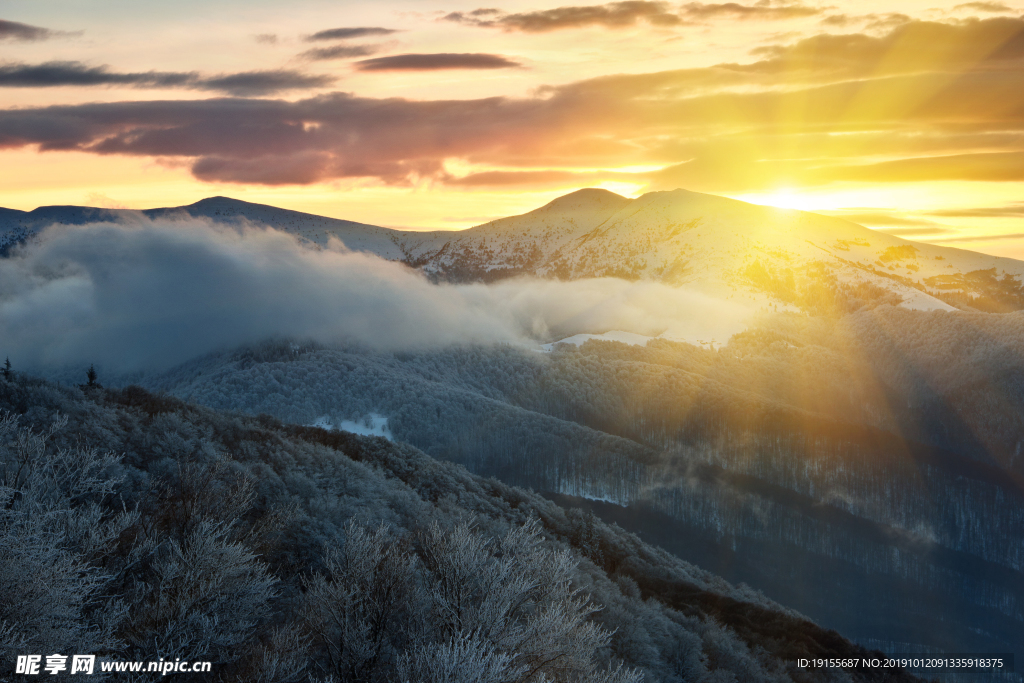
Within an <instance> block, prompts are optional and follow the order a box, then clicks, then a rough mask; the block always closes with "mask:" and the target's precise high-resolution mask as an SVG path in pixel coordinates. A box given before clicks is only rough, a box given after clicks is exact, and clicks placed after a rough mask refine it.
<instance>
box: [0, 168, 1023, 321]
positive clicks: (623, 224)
mask: <svg viewBox="0 0 1024 683" xmlns="http://www.w3.org/2000/svg"><path fill="white" fill-rule="evenodd" d="M189 217H191V218H205V219H208V220H211V221H214V222H219V223H237V222H239V221H243V220H244V221H249V222H251V223H255V224H258V225H266V226H269V227H272V228H275V229H278V230H283V231H285V232H289V233H291V234H293V235H295V236H296V237H297V238H298V239H299V240H300V241H302V242H303V243H306V244H308V245H310V246H313V247H319V248H323V247H326V246H327V244H328V243H329V242H330V240H331V239H332V238H334V239H338V240H340V241H341V242H342V243H343V244H344V245H345V246H346V247H347V248H348V249H351V250H353V251H362V252H368V253H372V254H376V255H378V256H380V257H382V258H385V259H388V260H392V261H401V262H403V263H406V264H407V265H409V266H412V267H414V268H418V269H420V270H422V271H423V272H425V273H426V274H427V275H428V276H430V277H431V278H432V279H434V280H437V281H455V282H472V281H482V282H490V281H495V280H500V279H504V278H508V277H514V276H520V275H533V276H537V277H542V278H557V279H562V280H575V279H582V278H592V277H618V278H623V279H627V280H654V281H659V282H664V283H666V284H669V285H673V286H687V287H690V288H695V289H697V290H698V291H702V292H704V293H707V294H710V295H712V296H720V297H725V298H734V297H737V296H739V297H740V298H741V299H745V300H747V301H748V302H749V303H750V304H751V305H753V306H755V307H763V306H766V305H773V304H774V305H778V304H780V303H781V304H782V305H784V306H792V307H794V308H797V309H799V308H804V309H807V308H808V307H809V306H810V307H811V308H813V305H812V304H810V303H808V300H809V299H813V298H814V297H815V296H818V294H820V292H817V290H821V289H823V288H824V289H831V290H837V289H845V290H850V291H853V290H856V291H857V292H859V293H858V294H857V295H856V297H855V298H856V301H857V302H859V303H863V302H864V301H867V302H869V303H870V302H872V301H874V302H876V303H877V302H885V303H902V304H903V305H904V306H907V307H910V308H917V309H923V310H952V309H953V308H967V309H972V308H977V309H979V310H1019V309H1021V308H1024V287H1022V285H1021V282H1020V280H1021V278H1024V262H1022V261H1017V260H1014V259H1009V258H1003V257H996V256H988V255H985V254H980V253H977V252H972V251H968V250H963V249H956V248H952V247H944V246H937V245H932V244H926V243H922V242H914V241H911V240H906V239H902V238H900V237H896V236H894V235H889V234H887V233H882V232H877V231H874V230H870V229H868V228H865V227H863V226H861V225H858V224H856V223H853V222H850V221H847V220H845V219H842V218H838V217H832V216H823V215H819V214H814V213H810V212H805V211H798V210H794V209H779V208H775V207H766V206H761V205H756V204H749V203H746V202H741V201H738V200H734V199H729V198H725V197H719V196H716V195H709V194H703V193H699V192H692V191H689V190H683V189H676V190H667V191H660V192H650V193H647V194H644V195H641V196H640V197H637V198H635V199H630V198H627V197H622V196H620V195H617V194H615V193H613V192H609V191H607V190H603V189H599V188H584V189H582V190H577V191H575V192H572V193H569V194H567V195H563V196H561V197H558V198H556V199H554V200H552V201H551V202H548V203H547V204H545V205H543V206H541V207H538V208H537V209H534V210H532V211H529V212H527V213H525V214H520V215H516V216H507V217H504V218H498V219H495V220H492V221H488V222H486V223H483V224H481V225H477V226H474V227H472V228H468V229H466V230H435V231H424V232H419V231H411V230H398V229H394V228H385V227H381V226H376V225H371V224H367V223H360V222H356V221H348V220H343V219H336V218H327V217H324V216H317V215H315V214H309V213H304V212H300V211H293V210H290V209H280V208H277V207H274V206H270V205H266V204H258V203H253V202H246V201H243V200H237V199H232V198H229V197H221V196H216V197H208V198H206V199H202V200H199V201H198V202H195V203H193V204H189V205H186V206H180V207H164V208H154V209H146V210H141V211H138V210H128V209H103V208H95V207H76V206H48V207H39V208H37V209H34V210H33V211H29V212H24V211H16V210H11V209H5V210H0V250H3V251H9V250H10V249H11V248H12V247H13V246H14V245H15V244H17V243H18V242H23V241H25V240H28V239H31V237H32V236H33V235H35V234H37V233H38V232H40V231H41V230H43V229H45V228H46V227H47V226H48V225H52V224H65V225H80V224H85V223H89V222H96V221H115V222H131V221H138V220H140V219H143V218H148V219H165V218H168V219H185V218H189ZM816 292H817V293H816ZM865 297H866V298H865ZM819 298H820V297H819Z"/></svg>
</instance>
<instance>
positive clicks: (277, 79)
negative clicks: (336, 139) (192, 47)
mask: <svg viewBox="0 0 1024 683" xmlns="http://www.w3.org/2000/svg"><path fill="white" fill-rule="evenodd" d="M337 80H338V79H337V78H335V77H334V76H326V75H320V74H307V73H302V72H301V71H294V70H292V69H270V70H266V71H245V72H241V73H234V74H225V75H223V76H207V77H205V78H201V79H198V80H197V81H196V86H195V87H198V88H201V89H203V90H217V91H220V92H226V93H230V94H232V95H240V96H243V97H248V96H251V95H267V94H273V93H278V92H283V91H285V90H309V89H313V88H323V87H326V86H329V85H332V84H334V83H335V82H336V81H337Z"/></svg>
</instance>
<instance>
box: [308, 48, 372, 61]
mask: <svg viewBox="0 0 1024 683" xmlns="http://www.w3.org/2000/svg"><path fill="white" fill-rule="evenodd" d="M380 49H381V48H380V46H379V45H332V46H331V47H318V48H314V49H312V50H306V51H305V52H303V53H302V54H300V55H299V56H300V57H304V58H306V59H312V60H315V61H326V60H329V59H351V58H353V57H366V56H367V55H372V54H374V53H376V52H380Z"/></svg>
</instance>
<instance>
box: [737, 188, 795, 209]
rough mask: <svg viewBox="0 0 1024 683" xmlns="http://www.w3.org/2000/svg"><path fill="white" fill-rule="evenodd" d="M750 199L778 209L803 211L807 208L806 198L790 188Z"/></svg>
mask: <svg viewBox="0 0 1024 683" xmlns="http://www.w3.org/2000/svg"><path fill="white" fill-rule="evenodd" d="M751 201H753V202H754V203H755V204H764V205H766V206H774V207H776V208H778V209H800V210H803V211H806V210H807V209H808V202H807V198H806V197H803V196H801V195H800V194H799V193H797V192H795V191H794V190H792V189H790V188H783V189H779V190H776V191H775V192H773V193H771V194H766V195H762V196H761V197H759V199H758V200H751Z"/></svg>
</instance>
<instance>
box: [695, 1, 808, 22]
mask: <svg viewBox="0 0 1024 683" xmlns="http://www.w3.org/2000/svg"><path fill="white" fill-rule="evenodd" d="M822 11H823V10H822V9H821V8H819V7H810V6H808V5H804V4H803V3H799V2H787V3H777V4H771V3H768V2H758V3H756V4H754V5H741V4H739V3H736V2H723V3H703V2H690V3H686V4H685V5H683V6H682V14H683V16H684V17H686V18H688V19H700V20H707V19H718V18H720V17H732V18H736V19H761V20H765V19H767V20H772V19H797V18H800V17H813V16H815V15H818V14H821V13H822Z"/></svg>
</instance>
